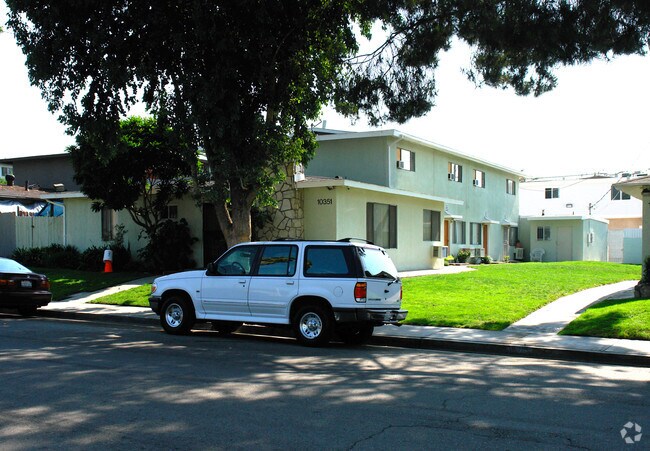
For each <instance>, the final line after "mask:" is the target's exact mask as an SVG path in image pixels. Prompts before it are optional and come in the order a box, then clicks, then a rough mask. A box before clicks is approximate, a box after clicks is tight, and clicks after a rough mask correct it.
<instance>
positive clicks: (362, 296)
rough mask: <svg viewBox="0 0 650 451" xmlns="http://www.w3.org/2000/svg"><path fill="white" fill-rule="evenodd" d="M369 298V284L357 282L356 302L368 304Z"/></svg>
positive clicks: (355, 288)
mask: <svg viewBox="0 0 650 451" xmlns="http://www.w3.org/2000/svg"><path fill="white" fill-rule="evenodd" d="M367 296H368V284H367V283H366V282H357V284H356V285H355V286H354V300H355V301H357V302H366V297H367Z"/></svg>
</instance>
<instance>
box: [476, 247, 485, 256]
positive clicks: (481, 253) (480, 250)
mask: <svg viewBox="0 0 650 451" xmlns="http://www.w3.org/2000/svg"><path fill="white" fill-rule="evenodd" d="M474 257H485V249H483V248H482V247H480V248H478V249H474Z"/></svg>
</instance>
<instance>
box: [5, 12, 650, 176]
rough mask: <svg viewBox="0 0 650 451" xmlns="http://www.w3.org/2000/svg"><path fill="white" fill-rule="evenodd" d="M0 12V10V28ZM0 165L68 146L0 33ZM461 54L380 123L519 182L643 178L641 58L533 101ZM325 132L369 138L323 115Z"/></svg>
mask: <svg viewBox="0 0 650 451" xmlns="http://www.w3.org/2000/svg"><path fill="white" fill-rule="evenodd" d="M5 13H6V5H5V4H4V2H1V3H0V17H1V18H2V19H0V20H1V21H2V22H4V21H5V20H6V19H5ZM0 61H2V65H1V66H0V105H1V106H0V158H13V157H22V156H31V155H43V154H52V153H61V152H63V151H64V150H65V148H66V146H68V145H70V144H73V143H74V140H73V139H72V138H71V137H69V136H67V135H66V134H65V127H64V126H63V125H61V124H59V123H58V121H57V120H56V117H55V115H53V114H51V113H49V112H48V111H47V106H46V103H45V101H43V100H42V99H41V97H40V91H39V90H38V89H37V88H35V87H31V86H30V85H29V80H28V77H27V70H26V68H25V58H24V56H23V55H22V53H21V51H20V50H19V49H18V47H17V45H16V44H15V41H14V38H13V35H12V33H11V31H10V30H7V29H6V27H5V32H4V33H0ZM467 66H469V53H468V50H467V49H466V48H463V47H462V46H455V48H453V49H452V51H451V52H449V53H448V54H446V55H444V56H443V57H442V60H441V63H440V67H439V69H438V71H437V74H436V75H437V77H436V78H437V85H438V97H437V100H436V106H435V107H434V109H433V110H432V111H431V112H430V113H429V114H428V115H427V116H426V117H423V118H419V119H413V120H411V121H409V122H408V123H406V124H403V125H397V124H387V125H385V126H383V127H382V128H384V129H387V128H397V129H399V130H400V131H403V132H406V133H409V134H412V135H415V136H417V137H419V138H423V139H426V140H429V141H433V142H435V143H439V144H442V145H444V146H447V147H450V148H453V149H455V150H457V151H460V152H463V153H466V154H469V155H476V156H478V157H481V158H483V159H485V160H488V161H491V162H494V163H497V164H501V165H504V166H507V167H510V168H512V169H516V170H522V171H523V173H524V174H525V175H528V176H542V175H569V174H585V173H592V172H617V171H636V170H643V171H646V170H648V169H649V168H650V136H649V134H648V131H649V130H650V126H649V125H648V114H647V110H648V107H649V106H650V83H649V82H648V80H650V56H648V57H640V56H628V57H619V58H616V59H615V60H613V61H609V62H606V61H596V62H594V63H592V64H590V65H587V66H579V67H569V68H562V69H560V70H558V71H556V75H557V76H558V79H559V84H558V87H557V88H556V89H555V90H553V91H551V92H550V93H547V94H544V95H543V96H541V97H538V98H535V97H518V96H516V95H515V94H514V93H513V92H512V91H511V90H508V91H503V90H496V89H492V88H475V87H474V85H473V84H472V83H470V82H469V81H467V80H466V79H465V77H464V76H463V75H462V74H461V69H462V68H463V67H467ZM323 119H325V120H326V121H327V128H332V129H342V130H358V131H359V130H369V129H370V127H368V125H367V124H366V123H365V122H364V121H363V120H360V121H358V122H357V123H356V124H354V125H352V124H351V123H350V121H349V120H348V119H345V118H342V117H340V116H338V115H336V114H335V113H333V112H332V111H326V112H325V113H324V115H323Z"/></svg>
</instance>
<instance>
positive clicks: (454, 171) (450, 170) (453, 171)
mask: <svg viewBox="0 0 650 451" xmlns="http://www.w3.org/2000/svg"><path fill="white" fill-rule="evenodd" d="M447 180H449V181H450V182H458V183H463V165H462V164H458V163H454V162H452V161H450V162H449V163H448V164H447Z"/></svg>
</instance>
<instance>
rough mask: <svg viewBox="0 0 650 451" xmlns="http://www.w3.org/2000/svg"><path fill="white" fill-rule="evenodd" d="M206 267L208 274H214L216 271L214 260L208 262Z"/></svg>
mask: <svg viewBox="0 0 650 451" xmlns="http://www.w3.org/2000/svg"><path fill="white" fill-rule="evenodd" d="M206 269H207V272H206V273H207V275H208V276H214V275H215V274H216V273H217V268H216V266H215V264H214V262H210V263H208V267H207V268H206Z"/></svg>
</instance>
